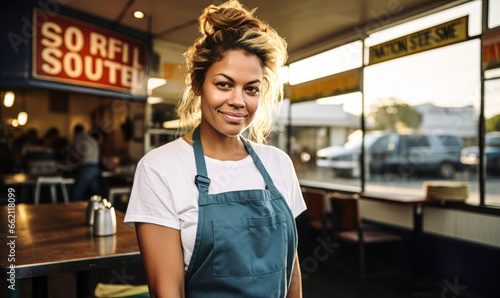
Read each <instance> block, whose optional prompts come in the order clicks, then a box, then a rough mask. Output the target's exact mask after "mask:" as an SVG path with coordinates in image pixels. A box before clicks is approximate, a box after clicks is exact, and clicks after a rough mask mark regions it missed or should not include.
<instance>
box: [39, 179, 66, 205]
mask: <svg viewBox="0 0 500 298" xmlns="http://www.w3.org/2000/svg"><path fill="white" fill-rule="evenodd" d="M67 183H73V179H71V178H69V179H64V178H63V177H60V176H56V177H43V176H42V177H38V178H37V179H36V189H35V204H39V203H40V191H41V188H42V185H44V184H47V185H49V186H50V194H51V195H50V199H51V201H52V203H53V204H55V203H57V189H56V186H57V185H60V187H61V192H62V195H63V200H64V202H65V203H68V202H69V197H68V191H67V190H66V184H67Z"/></svg>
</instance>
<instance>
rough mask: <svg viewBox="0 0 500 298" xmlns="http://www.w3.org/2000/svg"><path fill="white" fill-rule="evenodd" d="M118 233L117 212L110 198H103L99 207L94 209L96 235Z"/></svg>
mask: <svg viewBox="0 0 500 298" xmlns="http://www.w3.org/2000/svg"><path fill="white" fill-rule="evenodd" d="M114 234H116V213H115V208H114V207H112V206H111V203H110V202H108V200H106V199H103V200H102V201H101V203H100V204H99V207H97V208H96V209H94V236H110V235H114Z"/></svg>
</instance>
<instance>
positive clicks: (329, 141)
mask: <svg viewBox="0 0 500 298" xmlns="http://www.w3.org/2000/svg"><path fill="white" fill-rule="evenodd" d="M361 102H362V96H361V93H360V92H355V93H351V94H346V95H339V96H335V97H329V98H323V99H318V100H313V101H307V102H302V103H294V104H292V107H291V135H290V139H289V140H290V156H291V158H292V161H293V162H294V165H295V169H296V172H297V176H298V178H299V180H301V182H302V183H303V184H310V183H311V182H313V183H315V184H317V183H320V185H321V186H324V187H327V188H335V189H349V190H353V191H360V190H361V188H360V186H361V180H360V174H361V172H360V169H361V168H360V165H361V161H360V159H359V157H360V156H361V141H362V132H361V118H360V117H361ZM278 122H280V121H278Z"/></svg>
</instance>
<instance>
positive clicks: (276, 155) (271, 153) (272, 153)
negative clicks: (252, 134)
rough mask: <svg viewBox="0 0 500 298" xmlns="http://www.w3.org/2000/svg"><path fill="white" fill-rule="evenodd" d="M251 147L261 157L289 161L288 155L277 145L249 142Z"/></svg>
mask: <svg viewBox="0 0 500 298" xmlns="http://www.w3.org/2000/svg"><path fill="white" fill-rule="evenodd" d="M250 143H251V145H252V148H253V149H254V150H255V152H256V153H257V155H259V157H260V158H261V159H269V160H275V161H278V162H285V163H291V159H290V156H288V154H286V152H285V151H283V150H281V149H280V148H278V147H275V146H272V145H267V144H258V143H254V142H250Z"/></svg>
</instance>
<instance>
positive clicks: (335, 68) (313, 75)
mask: <svg viewBox="0 0 500 298" xmlns="http://www.w3.org/2000/svg"><path fill="white" fill-rule="evenodd" d="M362 47H363V44H362V42H361V41H355V42H352V43H349V44H346V45H343V46H340V47H337V48H335V49H332V50H329V51H326V52H323V53H321V54H318V55H315V56H312V57H309V58H306V59H304V60H300V61H297V62H295V63H291V64H290V84H291V85H296V84H300V83H303V82H307V81H311V80H314V79H318V78H322V77H325V76H328V75H332V74H335V73H340V72H343V71H346V70H349V69H354V68H357V67H360V66H361V64H362V59H361V50H362Z"/></svg>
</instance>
